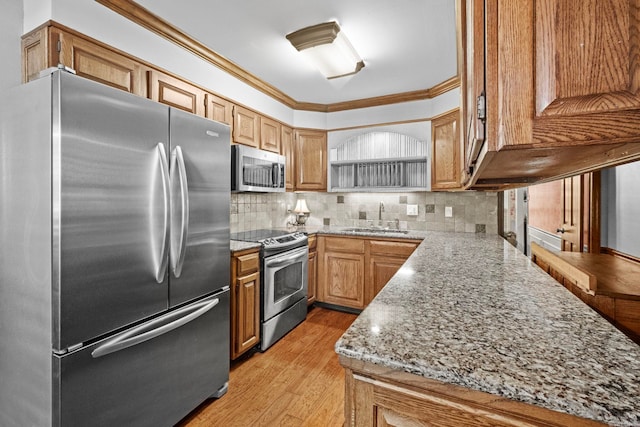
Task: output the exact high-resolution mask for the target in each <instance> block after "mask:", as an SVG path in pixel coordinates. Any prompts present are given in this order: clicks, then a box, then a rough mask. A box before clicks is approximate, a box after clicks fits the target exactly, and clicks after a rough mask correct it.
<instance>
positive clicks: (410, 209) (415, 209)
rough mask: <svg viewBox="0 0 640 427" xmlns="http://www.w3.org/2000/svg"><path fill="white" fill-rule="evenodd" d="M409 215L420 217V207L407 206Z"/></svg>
mask: <svg viewBox="0 0 640 427" xmlns="http://www.w3.org/2000/svg"><path fill="white" fill-rule="evenodd" d="M407 215H412V216H416V215H418V205H407Z"/></svg>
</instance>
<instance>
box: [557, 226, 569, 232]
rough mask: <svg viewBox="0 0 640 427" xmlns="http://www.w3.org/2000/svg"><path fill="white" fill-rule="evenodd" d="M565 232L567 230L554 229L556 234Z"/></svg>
mask: <svg viewBox="0 0 640 427" xmlns="http://www.w3.org/2000/svg"><path fill="white" fill-rule="evenodd" d="M566 231H567V230H565V229H564V227H562V228H557V229H556V232H557V233H564V232H566Z"/></svg>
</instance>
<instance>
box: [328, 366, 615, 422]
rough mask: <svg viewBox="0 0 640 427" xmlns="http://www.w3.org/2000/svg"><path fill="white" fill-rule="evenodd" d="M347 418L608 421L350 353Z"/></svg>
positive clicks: (402, 420)
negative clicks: (421, 373) (410, 372)
mask: <svg viewBox="0 0 640 427" xmlns="http://www.w3.org/2000/svg"><path fill="white" fill-rule="evenodd" d="M339 360H340V364H341V365H342V366H343V367H344V368H345V405H344V410H345V414H344V415H345V416H344V418H345V420H346V421H345V423H344V425H345V426H346V427H356V426H455V427H477V426H494V427H507V426H510V427H513V426H529V427H534V426H538V427H543V426H580V427H587V426H589V427H595V426H605V424H602V423H600V422H597V421H593V420H589V419H585V418H579V417H576V416H573V415H569V414H565V413H561V412H557V411H552V410H549V409H545V408H542V407H540V406H535V405H530V404H527V403H522V402H518V401H515V400H510V399H508V398H505V397H500V396H497V395H494V394H489V393H485V392H481V391H475V390H470V389H468V388H465V387H461V386H457V385H453V384H447V383H443V382H440V381H436V380H432V379H429V378H425V377H422V376H419V375H415V374H409V373H406V372H402V371H397V370H393V369H390V368H388V367H386V366H382V365H375V364H373V363H369V362H363V361H360V360H356V359H350V358H347V357H345V356H342V355H341V356H340V357H339Z"/></svg>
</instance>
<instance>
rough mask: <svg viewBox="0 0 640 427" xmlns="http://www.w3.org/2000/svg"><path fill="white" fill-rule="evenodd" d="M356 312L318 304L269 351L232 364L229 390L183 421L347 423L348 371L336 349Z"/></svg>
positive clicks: (195, 424) (190, 425) (243, 426)
mask: <svg viewBox="0 0 640 427" xmlns="http://www.w3.org/2000/svg"><path fill="white" fill-rule="evenodd" d="M355 318H356V315H354V314H348V313H342V312H338V311H332V310H327V309H323V308H320V307H315V308H313V309H311V311H309V315H308V316H307V320H305V321H304V322H303V323H302V324H300V325H299V326H298V327H297V328H296V329H294V330H293V331H291V332H290V333H289V334H287V335H286V336H285V337H284V338H282V339H281V340H280V341H278V342H277V343H276V344H275V345H274V346H273V347H271V348H270V349H268V350H267V351H266V352H265V353H255V354H253V355H250V356H249V357H246V358H241V360H240V361H238V362H235V363H232V364H231V373H230V378H229V391H228V392H227V394H226V395H224V396H223V397H222V398H221V399H219V400H208V401H206V402H204V403H203V404H202V405H200V406H199V407H198V408H197V409H196V410H194V411H193V412H192V413H191V414H189V416H187V417H186V418H185V419H184V420H182V422H181V423H180V424H178V425H179V426H181V427H202V426H225V427H227V426H238V427H248V426H252V427H253V426H295V427H299V426H322V427H330V426H342V425H343V424H344V413H343V408H344V371H343V369H342V367H341V366H340V364H339V363H338V356H337V355H336V353H335V352H334V350H333V346H334V344H335V342H336V341H337V340H338V338H340V336H341V335H342V333H343V332H344V331H345V330H346V329H347V328H348V327H349V325H351V323H352V322H353V321H354V320H355Z"/></svg>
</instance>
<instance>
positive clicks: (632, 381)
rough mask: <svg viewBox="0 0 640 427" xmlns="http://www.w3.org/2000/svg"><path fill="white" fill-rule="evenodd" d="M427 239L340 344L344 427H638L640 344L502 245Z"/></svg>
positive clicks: (494, 240) (476, 237)
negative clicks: (425, 425)
mask: <svg viewBox="0 0 640 427" xmlns="http://www.w3.org/2000/svg"><path fill="white" fill-rule="evenodd" d="M325 232H326V233H329V234H344V233H341V232H340V231H335V230H333V231H319V233H325ZM415 237H416V236H415V235H414V233H412V234H411V238H415ZM423 237H424V240H423V242H422V244H421V245H420V246H419V247H418V248H417V249H416V251H415V252H414V253H413V254H412V255H411V257H410V258H409V259H408V260H407V262H406V263H405V264H404V266H403V267H402V269H401V270H400V271H399V272H398V273H397V274H396V275H395V276H394V277H393V278H392V279H391V281H390V282H389V283H388V284H387V286H386V287H385V288H384V289H383V290H382V291H381V292H380V293H379V294H378V296H377V297H376V298H375V299H374V300H373V301H372V302H371V303H370V304H369V305H368V306H367V307H366V308H365V310H364V311H363V312H362V313H361V314H360V316H359V317H358V319H357V320H356V321H355V322H354V323H353V325H352V326H351V327H350V328H349V329H348V330H347V331H346V333H345V334H344V335H343V336H342V338H341V339H340V340H339V341H338V342H337V343H336V347H335V348H336V352H337V353H338V355H339V358H340V362H341V363H342V365H343V366H344V367H345V369H346V396H345V399H346V407H345V418H346V423H345V425H348V426H356V425H357V426H360V425H396V423H402V422H405V423H406V422H408V421H410V420H411V421H413V422H416V421H423V422H424V421H427V420H428V421H429V422H433V421H434V420H436V419H437V420H439V422H440V424H438V425H456V426H472V425H473V426H475V425H535V426H538V425H545V426H547V425H553V426H560V425H575V426H578V425H579V426H586V425H602V424H600V423H606V424H609V425H614V426H637V425H640V401H638V399H637V397H638V396H639V395H640V347H638V346H637V345H636V344H635V343H633V342H632V341H631V340H629V339H628V338H627V337H626V336H624V335H623V334H622V333H621V332H619V331H618V330H617V329H615V328H614V327H613V326H612V325H610V324H609V323H608V322H607V321H606V320H604V319H603V318H602V317H600V316H599V315H598V314H596V313H595V312H594V311H592V310H591V309H590V308H589V307H588V306H587V305H585V304H584V303H582V302H581V301H580V300H579V299H578V298H576V297H574V296H573V295H572V294H571V293H570V292H569V291H567V290H566V289H564V288H563V287H562V286H560V285H559V284H558V283H556V282H555V281H554V280H553V279H552V278H551V277H549V276H548V275H546V274H545V273H543V272H542V270H541V269H539V268H538V267H537V266H535V265H534V264H532V263H531V261H530V260H529V259H528V258H527V257H525V256H524V255H522V254H521V253H519V252H518V251H517V250H516V249H515V248H513V247H512V246H511V245H509V244H508V243H507V242H506V241H505V240H503V239H502V238H500V237H498V236H494V235H480V234H470V233H440V232H428V233H423ZM590 420H597V421H593V422H592V421H590Z"/></svg>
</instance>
